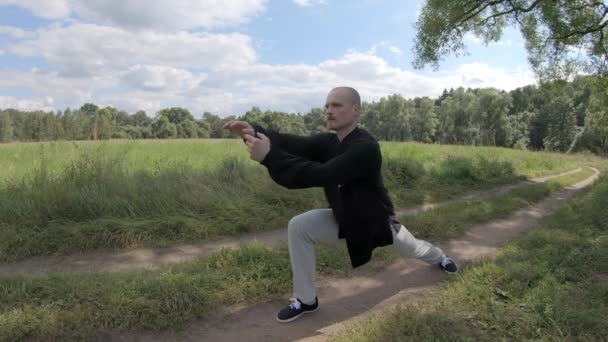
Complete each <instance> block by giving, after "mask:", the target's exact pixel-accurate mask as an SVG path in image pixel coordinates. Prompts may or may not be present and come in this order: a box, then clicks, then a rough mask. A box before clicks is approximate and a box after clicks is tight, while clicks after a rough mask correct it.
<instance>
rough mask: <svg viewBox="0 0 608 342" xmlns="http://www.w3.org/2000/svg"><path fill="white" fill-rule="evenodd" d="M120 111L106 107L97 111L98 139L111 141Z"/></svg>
mask: <svg viewBox="0 0 608 342" xmlns="http://www.w3.org/2000/svg"><path fill="white" fill-rule="evenodd" d="M117 116H118V111H117V110H116V109H115V108H113V107H105V108H103V109H100V110H98V111H97V115H96V120H97V137H98V138H99V139H110V138H111V137H112V134H113V132H114V130H115V126H116V117H117Z"/></svg>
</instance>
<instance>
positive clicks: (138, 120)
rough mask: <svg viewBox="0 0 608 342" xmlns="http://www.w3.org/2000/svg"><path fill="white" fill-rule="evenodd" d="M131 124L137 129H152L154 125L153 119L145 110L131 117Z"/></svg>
mask: <svg viewBox="0 0 608 342" xmlns="http://www.w3.org/2000/svg"><path fill="white" fill-rule="evenodd" d="M131 122H132V124H133V125H134V126H137V127H150V125H152V119H151V118H150V117H148V115H146V112H144V111H143V110H140V111H137V113H135V114H133V115H131Z"/></svg>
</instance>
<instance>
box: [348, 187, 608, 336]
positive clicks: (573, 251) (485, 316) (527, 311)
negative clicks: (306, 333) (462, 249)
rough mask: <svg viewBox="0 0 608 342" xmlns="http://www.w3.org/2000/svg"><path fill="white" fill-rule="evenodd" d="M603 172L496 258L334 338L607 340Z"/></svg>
mask: <svg viewBox="0 0 608 342" xmlns="http://www.w3.org/2000/svg"><path fill="white" fill-rule="evenodd" d="M607 203H608V176H605V175H604V176H603V177H601V178H600V180H599V181H598V182H597V183H596V184H595V185H593V186H592V187H591V188H590V189H586V190H584V192H583V193H581V194H579V195H577V196H576V197H575V198H574V199H572V200H571V201H569V202H568V203H567V204H566V205H565V206H563V207H562V208H560V209H558V210H557V211H556V212H555V213H554V214H553V215H551V216H550V217H548V218H547V219H545V220H543V223H542V224H541V226H540V227H538V228H536V229H535V230H533V231H532V232H531V233H529V234H528V235H526V236H524V237H521V238H518V239H517V240H515V241H514V242H512V243H510V244H509V245H507V246H506V247H505V248H504V249H503V251H502V252H501V253H500V254H499V255H498V257H497V258H496V260H495V261H488V262H483V263H480V264H477V265H474V266H472V267H469V268H466V269H465V270H464V272H462V273H461V275H460V276H459V277H458V278H457V279H455V280H454V281H451V282H449V283H448V284H447V285H446V286H444V287H443V288H442V289H440V290H437V291H435V292H433V293H431V294H429V295H428V296H426V297H425V298H424V299H422V300H419V301H416V302H414V303H410V304H407V305H403V306H402V307H400V308H398V309H396V310H395V311H394V312H392V313H391V314H389V315H387V316H385V317H376V318H373V319H371V320H370V321H368V322H366V323H364V324H362V323H358V324H357V325H356V326H354V325H353V326H349V330H348V332H346V331H345V333H344V334H342V335H341V336H339V337H337V338H336V341H349V342H350V341H605V340H606V338H607V336H608V319H606V317H608V211H606V204H607Z"/></svg>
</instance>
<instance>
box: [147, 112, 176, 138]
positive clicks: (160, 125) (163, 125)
mask: <svg viewBox="0 0 608 342" xmlns="http://www.w3.org/2000/svg"><path fill="white" fill-rule="evenodd" d="M152 133H153V134H154V136H155V137H157V138H160V139H172V138H175V137H177V127H176V125H175V124H174V123H172V122H170V121H169V118H168V117H167V116H165V115H161V116H159V118H158V119H157V120H156V121H155V122H154V123H153V124H152Z"/></svg>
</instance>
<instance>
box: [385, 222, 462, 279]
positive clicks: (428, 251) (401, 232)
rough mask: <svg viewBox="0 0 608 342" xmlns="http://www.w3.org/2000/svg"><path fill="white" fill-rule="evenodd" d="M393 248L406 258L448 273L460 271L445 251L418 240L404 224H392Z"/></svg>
mask: <svg viewBox="0 0 608 342" xmlns="http://www.w3.org/2000/svg"><path fill="white" fill-rule="evenodd" d="M391 231H392V233H393V246H394V247H395V249H397V251H398V252H399V254H400V255H401V256H402V257H404V258H416V259H421V260H423V261H426V262H427V263H429V264H437V265H439V267H441V269H443V270H444V271H446V272H449V273H453V272H456V271H457V270H458V268H457V266H456V264H455V263H454V261H452V259H450V258H448V257H447V256H446V255H445V253H443V251H442V250H441V249H440V248H439V247H437V246H434V245H432V244H431V243H429V242H428V241H425V240H418V239H416V237H415V236H414V235H412V233H410V232H409V230H407V228H405V226H403V225H402V224H392V229H391Z"/></svg>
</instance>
